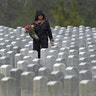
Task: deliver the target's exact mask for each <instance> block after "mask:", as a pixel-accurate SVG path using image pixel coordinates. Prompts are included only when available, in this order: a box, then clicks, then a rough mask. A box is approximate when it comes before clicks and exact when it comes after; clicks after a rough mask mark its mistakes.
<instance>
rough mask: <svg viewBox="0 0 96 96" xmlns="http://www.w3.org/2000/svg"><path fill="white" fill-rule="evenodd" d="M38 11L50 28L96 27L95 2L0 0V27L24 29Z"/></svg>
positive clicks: (74, 0) (83, 0)
mask: <svg viewBox="0 0 96 96" xmlns="http://www.w3.org/2000/svg"><path fill="white" fill-rule="evenodd" d="M38 9H41V10H43V12H44V13H45V15H46V17H47V18H48V20H49V22H50V24H51V26H55V25H59V26H65V27H66V26H68V25H72V26H79V25H84V26H92V27H95V26H96V10H95V9H96V0H39V1H38V0H0V25H4V26H8V27H14V28H15V27H17V26H22V27H24V26H25V25H26V24H31V23H32V22H33V20H34V16H35V11H36V10H38Z"/></svg>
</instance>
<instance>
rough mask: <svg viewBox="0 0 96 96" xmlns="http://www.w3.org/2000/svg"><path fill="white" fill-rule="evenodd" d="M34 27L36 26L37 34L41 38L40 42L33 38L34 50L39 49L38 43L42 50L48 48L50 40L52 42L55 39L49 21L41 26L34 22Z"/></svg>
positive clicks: (45, 21)
mask: <svg viewBox="0 0 96 96" xmlns="http://www.w3.org/2000/svg"><path fill="white" fill-rule="evenodd" d="M33 25H34V29H35V33H36V34H37V35H38V37H39V40H35V39H34V38H33V49H34V50H35V49H37V48H36V47H38V43H39V44H40V49H41V48H48V38H49V39H50V40H51V39H53V36H52V32H51V29H50V25H49V23H48V20H44V21H43V22H42V23H41V24H38V23H36V22H34V23H33ZM30 35H31V34H30Z"/></svg>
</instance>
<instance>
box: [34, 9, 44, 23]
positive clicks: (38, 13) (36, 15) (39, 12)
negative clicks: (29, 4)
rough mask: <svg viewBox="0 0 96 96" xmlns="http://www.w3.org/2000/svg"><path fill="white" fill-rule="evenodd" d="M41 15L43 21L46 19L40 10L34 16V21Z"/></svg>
mask: <svg viewBox="0 0 96 96" xmlns="http://www.w3.org/2000/svg"><path fill="white" fill-rule="evenodd" d="M40 15H42V16H43V19H46V17H45V15H44V13H43V12H42V10H37V11H36V14H35V21H36V20H38V16H40Z"/></svg>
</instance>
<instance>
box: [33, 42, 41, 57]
mask: <svg viewBox="0 0 96 96" xmlns="http://www.w3.org/2000/svg"><path fill="white" fill-rule="evenodd" d="M33 50H36V51H37V52H38V58H40V41H38V40H33Z"/></svg>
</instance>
